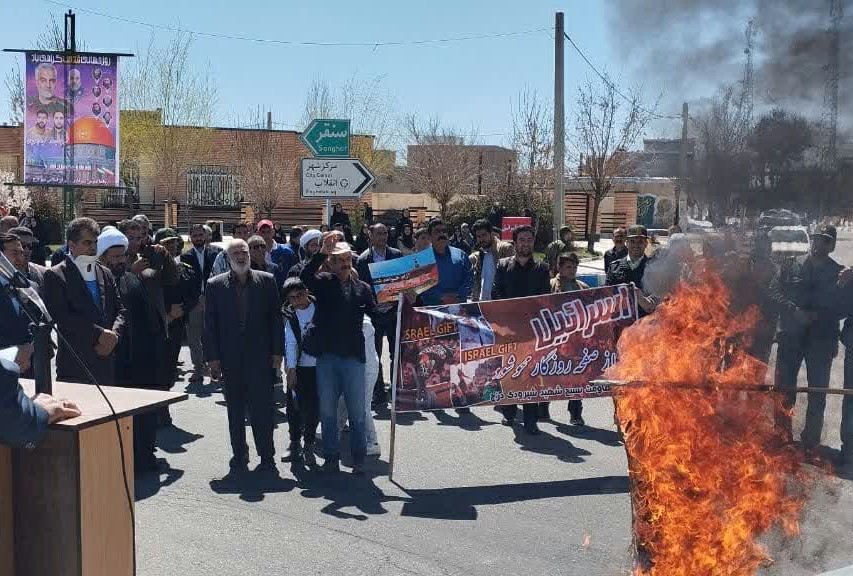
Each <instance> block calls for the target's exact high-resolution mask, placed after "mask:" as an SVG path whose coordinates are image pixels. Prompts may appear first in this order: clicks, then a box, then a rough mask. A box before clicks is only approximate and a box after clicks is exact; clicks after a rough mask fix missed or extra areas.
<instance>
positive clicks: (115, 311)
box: [42, 218, 124, 386]
mask: <svg viewBox="0 0 853 576" xmlns="http://www.w3.org/2000/svg"><path fill="white" fill-rule="evenodd" d="M98 234H100V229H99V228H98V224H97V223H96V222H95V221H94V220H92V219H91V218H77V219H75V220H72V221H71V222H70V223H69V224H68V227H67V229H66V232H65V237H66V239H67V242H68V250H69V254H68V255H67V256H66V257H65V259H64V260H62V261H61V262H60V263H59V264H58V265H56V266H54V267H52V268H49V269H48V270H45V273H44V286H43V289H42V292H43V297H44V301H45V304H46V305H47V309H48V311H49V312H50V315H51V316H52V317H53V320H54V321H55V322H56V326H57V330H58V331H59V333H60V334H61V335H62V338H61V339H60V341H59V351H58V352H57V355H56V377H57V378H58V379H59V380H62V381H65V382H80V383H83V384H94V382H92V377H91V376H90V375H89V372H91V374H92V376H94V378H95V380H96V381H97V383H98V384H102V385H106V386H108V385H112V384H113V382H114V380H115V366H114V358H115V355H114V351H115V347H116V344H118V341H119V338H120V337H121V336H122V334H124V306H123V305H122V302H121V296H120V294H119V292H118V287H117V286H116V282H115V279H114V278H113V275H112V272H110V270H109V269H108V268H106V267H105V266H103V265H101V264H99V263H98V262H97V260H96V251H97V243H98ZM69 345H70V346H71V347H73V348H74V353H72V351H71V350H69ZM75 353H76V354H75ZM75 356H79V357H80V359H81V360H82V361H83V364H85V366H86V367H87V368H88V371H87V370H86V369H84V368H83V367H82V366H81V365H80V363H79V362H78V361H77V358H76V357H75Z"/></svg>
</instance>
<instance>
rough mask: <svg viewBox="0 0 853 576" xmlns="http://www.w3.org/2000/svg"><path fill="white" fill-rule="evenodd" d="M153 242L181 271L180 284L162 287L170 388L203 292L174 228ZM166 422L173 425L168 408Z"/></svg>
mask: <svg viewBox="0 0 853 576" xmlns="http://www.w3.org/2000/svg"><path fill="white" fill-rule="evenodd" d="M154 241H155V242H156V243H157V244H160V245H161V246H164V247H165V248H166V250H167V251H168V252H169V257H170V258H171V259H172V260H174V262H175V266H176V267H177V268H178V281H177V282H176V283H174V284H171V285H166V286H164V287H163V306H164V308H165V310H166V320H167V322H168V323H169V354H168V363H169V374H170V375H171V376H170V377H169V380H168V382H169V387H170V388H171V386H172V385H174V383H175V382H176V381H177V379H178V357H179V356H180V354H181V346H182V345H183V341H184V333H185V329H186V325H187V319H188V318H189V314H190V311H191V310H192V309H193V308H195V307H196V304H198V299H199V297H200V296H201V290H200V288H199V285H198V280H197V279H196V275H195V269H194V268H193V267H192V266H190V265H189V264H187V263H186V262H183V261H181V259H180V254H181V248H182V247H183V245H184V241H183V239H182V238H181V237H180V236H179V235H178V233H177V232H175V231H174V230H173V229H171V228H161V229H160V230H157V233H156V234H155V235H154ZM223 253H224V252H223ZM163 423H164V424H169V423H171V418H170V417H169V412H168V408H167V409H166V414H165V421H164V422H163Z"/></svg>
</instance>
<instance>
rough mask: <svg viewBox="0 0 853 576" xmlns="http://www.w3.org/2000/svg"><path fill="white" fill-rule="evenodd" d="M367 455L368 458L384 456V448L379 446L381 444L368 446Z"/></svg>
mask: <svg viewBox="0 0 853 576" xmlns="http://www.w3.org/2000/svg"><path fill="white" fill-rule="evenodd" d="M365 454H366V455H367V456H381V455H382V446H380V445H379V442H377V443H376V444H373V445H372V446H368V447H367V451H366V452H365Z"/></svg>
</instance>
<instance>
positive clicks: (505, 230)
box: [501, 216, 533, 240]
mask: <svg viewBox="0 0 853 576" xmlns="http://www.w3.org/2000/svg"><path fill="white" fill-rule="evenodd" d="M532 225H533V218H531V217H529V216H504V217H503V218H502V219H501V240H512V231H513V230H515V229H516V228H521V227H522V226H532Z"/></svg>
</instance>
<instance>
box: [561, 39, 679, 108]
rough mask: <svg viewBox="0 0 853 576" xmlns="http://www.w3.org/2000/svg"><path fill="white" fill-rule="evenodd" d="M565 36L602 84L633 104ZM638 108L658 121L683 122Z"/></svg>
mask: <svg viewBox="0 0 853 576" xmlns="http://www.w3.org/2000/svg"><path fill="white" fill-rule="evenodd" d="M563 36H565V37H566V40H568V41H569V44H571V45H572V48H574V49H575V51H576V52H577V53H578V54H579V55H580V57H581V58H583V61H584V62H586V63H587V66H589V67H590V68H592V71H593V72H595V73H596V75H598V77H599V78H601V81H602V82H604V83H605V84H607V85H608V86H609V87H610V88H612V89H613V91H614V92H616V93H617V94H618V95H619V96H621V97H622V98H623V99H624V100H625V101H626V102H632V100H631V98H629V97H628V96H626V95H625V93H624V92H622V91H621V90H620V89H619V87H618V86H617V85H616V84H614V83H613V81H611V80H610V78H608V77H607V75H606V74H602V73H601V72H599V70H598V68H596V67H595V64H593V63H592V62H591V61H590V59H589V58H587V57H586V54H584V53H583V50H581V49H580V48H579V47H578V45H577V44H575V41H574V40H572V38H571V36H569V35H568V34H566V33H565V32H564V33H563ZM637 107H638V108H639V109H640V110H642V111H643V112H645V113H646V114H648V115H649V116H651V117H652V118H656V119H658V120H681V116H680V115H678V116H676V115H672V116H665V115H662V114H658V113H657V112H654V111H652V110H649V109H648V108H644V107H643V106H639V105H638V106H637Z"/></svg>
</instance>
